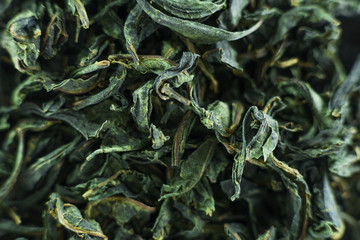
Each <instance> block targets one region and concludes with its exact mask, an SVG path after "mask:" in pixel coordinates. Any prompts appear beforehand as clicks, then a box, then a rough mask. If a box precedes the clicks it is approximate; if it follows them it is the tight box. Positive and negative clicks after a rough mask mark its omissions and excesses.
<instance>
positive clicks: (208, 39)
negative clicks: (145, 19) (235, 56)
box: [136, 0, 262, 43]
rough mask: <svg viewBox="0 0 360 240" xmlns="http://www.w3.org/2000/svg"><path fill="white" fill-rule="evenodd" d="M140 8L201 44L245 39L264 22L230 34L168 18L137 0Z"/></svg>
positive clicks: (156, 19)
mask: <svg viewBox="0 0 360 240" xmlns="http://www.w3.org/2000/svg"><path fill="white" fill-rule="evenodd" d="M136 1H137V3H138V4H139V5H140V7H141V8H142V9H143V10H144V12H146V14H148V15H149V17H150V18H151V19H152V20H154V21H155V22H157V23H158V24H161V25H163V26H165V27H168V28H170V29H171V30H173V31H175V32H177V33H179V34H181V35H182V36H184V37H186V38H189V39H190V40H193V41H196V42H200V43H215V42H218V41H223V40H227V41H234V40H238V39H240V38H243V37H245V36H247V35H249V34H251V33H253V32H254V31H256V30H257V29H258V28H259V27H260V26H261V24H262V22H261V21H260V22H258V23H256V24H255V25H254V26H252V27H251V28H249V29H247V30H245V31H240V32H228V31H226V30H223V29H220V28H215V27H211V26H207V25H205V24H202V23H198V22H192V21H188V20H182V19H180V18H175V17H171V16H168V15H166V14H164V13H162V12H160V11H159V10H157V9H155V8H154V7H152V6H151V5H150V4H149V3H148V2H147V1H146V0H136Z"/></svg>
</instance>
